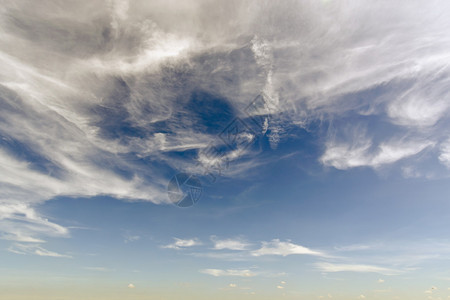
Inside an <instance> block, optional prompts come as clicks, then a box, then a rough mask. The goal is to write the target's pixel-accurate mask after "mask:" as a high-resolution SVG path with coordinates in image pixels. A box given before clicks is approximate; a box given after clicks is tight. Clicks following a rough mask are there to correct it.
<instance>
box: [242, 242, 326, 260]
mask: <svg viewBox="0 0 450 300" xmlns="http://www.w3.org/2000/svg"><path fill="white" fill-rule="evenodd" d="M251 254H252V255H253V256H263V255H281V256H288V255H294V254H301V255H314V256H324V255H325V254H324V253H322V252H320V251H315V250H311V249H308V248H306V247H303V246H300V245H296V244H293V243H291V242H290V241H287V242H281V241H280V240H279V239H274V240H272V241H271V242H262V246H261V248H260V249H258V250H254V251H252V252H251Z"/></svg>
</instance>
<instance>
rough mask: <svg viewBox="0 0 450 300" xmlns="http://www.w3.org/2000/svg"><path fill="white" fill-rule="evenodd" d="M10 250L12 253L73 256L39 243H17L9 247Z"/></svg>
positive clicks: (61, 256)
mask: <svg viewBox="0 0 450 300" xmlns="http://www.w3.org/2000/svg"><path fill="white" fill-rule="evenodd" d="M8 251H9V252H12V253H16V254H23V255H27V254H31V255H38V256H48V257H57V258H72V256H71V255H67V254H60V253H57V252H54V251H50V250H47V249H45V248H43V247H41V246H40V245H38V244H21V243H15V244H13V245H12V246H11V247H9V248H8Z"/></svg>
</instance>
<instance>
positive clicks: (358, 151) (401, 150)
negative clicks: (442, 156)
mask: <svg viewBox="0 0 450 300" xmlns="http://www.w3.org/2000/svg"><path fill="white" fill-rule="evenodd" d="M357 139H360V140H359V141H356V140H357ZM354 140H355V143H354V144H348V143H347V142H344V143H335V142H330V143H329V144H328V145H327V149H326V151H325V153H324V154H323V156H322V157H321V158H320V160H321V162H322V163H323V164H324V165H327V166H333V167H335V168H337V169H341V170H346V169H349V168H355V167H373V168H378V167H381V166H383V165H387V164H392V163H395V162H397V161H399V160H401V159H404V158H408V157H411V156H414V155H416V154H418V153H420V152H421V151H423V150H424V149H426V148H427V147H430V146H434V144H433V143H432V142H430V141H426V140H425V141H420V140H411V141H389V142H384V143H381V144H379V145H377V146H375V147H374V145H373V143H372V141H370V140H364V137H361V136H360V137H355V139H354Z"/></svg>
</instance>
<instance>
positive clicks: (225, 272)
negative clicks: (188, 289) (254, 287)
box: [200, 269, 257, 277]
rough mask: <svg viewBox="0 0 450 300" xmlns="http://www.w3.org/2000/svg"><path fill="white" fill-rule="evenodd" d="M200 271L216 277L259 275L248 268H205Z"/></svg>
mask: <svg viewBox="0 0 450 300" xmlns="http://www.w3.org/2000/svg"><path fill="white" fill-rule="evenodd" d="M200 273H203V274H208V275H211V276H214V277H222V276H235V277H253V276H256V275H257V274H256V273H254V272H252V271H251V270H248V269H244V270H236V269H229V270H221V269H203V270H200Z"/></svg>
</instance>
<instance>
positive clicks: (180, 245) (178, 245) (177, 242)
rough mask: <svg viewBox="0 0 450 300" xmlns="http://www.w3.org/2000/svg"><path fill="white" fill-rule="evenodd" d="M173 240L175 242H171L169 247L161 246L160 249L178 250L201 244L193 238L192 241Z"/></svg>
mask: <svg viewBox="0 0 450 300" xmlns="http://www.w3.org/2000/svg"><path fill="white" fill-rule="evenodd" d="M174 240H175V242H173V243H172V244H169V245H165V246H162V248H167V249H176V250H180V249H183V248H188V247H194V246H199V245H201V244H202V243H201V242H200V241H199V240H198V239H197V238H194V239H179V238H174Z"/></svg>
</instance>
